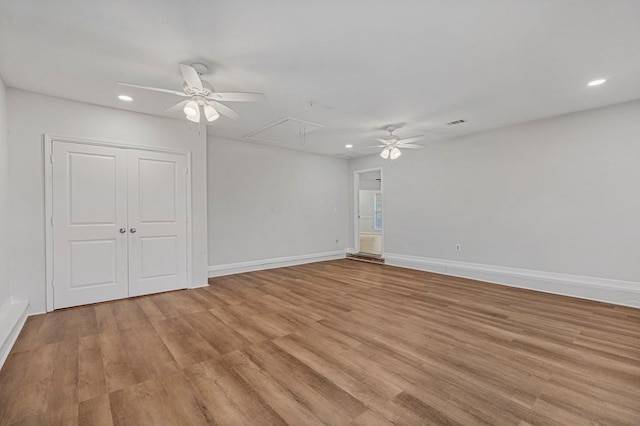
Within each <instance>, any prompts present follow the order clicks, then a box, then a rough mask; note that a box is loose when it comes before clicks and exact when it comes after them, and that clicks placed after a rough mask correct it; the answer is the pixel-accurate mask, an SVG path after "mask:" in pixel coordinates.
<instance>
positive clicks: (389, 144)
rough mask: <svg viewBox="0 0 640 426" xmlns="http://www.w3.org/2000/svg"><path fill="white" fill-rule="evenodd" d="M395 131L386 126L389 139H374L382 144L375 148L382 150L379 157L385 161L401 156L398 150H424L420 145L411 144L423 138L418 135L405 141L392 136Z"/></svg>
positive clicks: (391, 127)
mask: <svg viewBox="0 0 640 426" xmlns="http://www.w3.org/2000/svg"><path fill="white" fill-rule="evenodd" d="M395 130H396V128H395V127H393V126H388V127H387V132H389V137H388V138H387V139H376V140H377V141H378V142H381V143H382V145H378V146H377V147H376V148H383V149H382V152H381V153H380V157H382V158H384V159H385V160H396V159H398V158H399V157H400V156H401V155H402V152H400V148H411V149H420V148H424V146H422V145H417V144H413V143H412V142H415V141H417V140H419V139H422V138H423V137H424V136H422V135H418V136H413V137H410V138H406V139H400V138H399V137H398V136H396V135H394V134H393V132H394V131H395Z"/></svg>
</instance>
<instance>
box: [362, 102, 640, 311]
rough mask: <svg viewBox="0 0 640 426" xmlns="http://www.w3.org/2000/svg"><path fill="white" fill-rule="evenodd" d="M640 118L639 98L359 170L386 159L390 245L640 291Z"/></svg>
mask: <svg viewBox="0 0 640 426" xmlns="http://www.w3.org/2000/svg"><path fill="white" fill-rule="evenodd" d="M639 117H640V101H634V102H629V103H624V104H618V105H614V106H610V107H605V108H599V109H594V110H589V111H583V112H579V113H574V114H569V115H565V116H560V117H556V118H551V119H546V120H541V121H536V122H530V123H526V124H521V125H516V126H511V127H507V128H502V129H498V130H494V131H490V132H486V133H482V134H476V135H471V136H467V137H461V138H457V139H452V140H447V141H441V142H437V143H428V144H426V146H427V147H426V149H423V150H420V151H418V150H412V151H408V150H407V151H406V152H403V155H402V157H400V159H398V160H396V161H394V162H393V165H391V164H390V162H389V161H388V160H387V161H384V160H382V159H381V158H380V157H379V156H377V155H373V156H369V157H365V158H361V159H357V160H353V161H351V162H350V170H351V171H354V170H362V169H368V168H372V167H379V166H382V167H383V168H384V180H385V181H384V197H385V198H384V218H385V230H384V232H385V252H389V253H396V254H402V255H411V256H417V257H422V258H435V259H444V260H451V261H460V262H472V263H478V264H483V265H499V266H506V267H513V268H524V269H528V270H535V271H548V272H558V273H565V274H575V275H581V276H587V277H598V278H608V279H614V280H623V281H629V282H632V284H633V282H635V283H636V284H637V287H636V289H637V290H640V245H639V244H638V242H639V241H640V118H639ZM351 175H353V173H351ZM351 218H353V216H352V215H351ZM352 220H353V219H352ZM352 225H353V222H351V226H352ZM457 243H459V244H461V245H462V251H461V252H456V251H455V244H457ZM352 247H353V245H352ZM634 291H635V290H634ZM637 300H639V301H640V299H637ZM637 303H638V306H640V302H637Z"/></svg>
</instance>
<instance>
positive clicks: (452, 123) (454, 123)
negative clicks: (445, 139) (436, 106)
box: [447, 120, 465, 126]
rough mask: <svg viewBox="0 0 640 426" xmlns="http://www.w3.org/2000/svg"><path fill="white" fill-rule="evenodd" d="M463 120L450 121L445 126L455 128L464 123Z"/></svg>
mask: <svg viewBox="0 0 640 426" xmlns="http://www.w3.org/2000/svg"><path fill="white" fill-rule="evenodd" d="M464 122H465V121H464V120H455V121H450V122H448V123H447V126H455V125H456V124H462V123H464Z"/></svg>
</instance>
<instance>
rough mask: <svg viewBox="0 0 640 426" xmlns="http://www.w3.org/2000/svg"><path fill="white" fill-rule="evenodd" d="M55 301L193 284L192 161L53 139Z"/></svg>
mask: <svg viewBox="0 0 640 426" xmlns="http://www.w3.org/2000/svg"><path fill="white" fill-rule="evenodd" d="M52 195H53V197H52V200H53V288H54V308H55V309H59V308H64V307H69V306H77V305H83V304H87V303H95V302H102V301H106V300H113V299H120V298H124V297H128V296H139V295H143V294H149V293H156V292H161V291H168V290H175V289H180V288H186V286H187V249H186V237H187V235H186V232H187V226H186V220H187V214H186V164H185V157H184V156H181V155H176V154H169V153H160V152H151V151H143V150H133V149H126V148H114V147H105V146H97V145H88V144H79V143H78V144H77V143H67V142H58V141H55V142H54V143H53V188H52Z"/></svg>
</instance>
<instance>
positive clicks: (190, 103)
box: [117, 63, 265, 123]
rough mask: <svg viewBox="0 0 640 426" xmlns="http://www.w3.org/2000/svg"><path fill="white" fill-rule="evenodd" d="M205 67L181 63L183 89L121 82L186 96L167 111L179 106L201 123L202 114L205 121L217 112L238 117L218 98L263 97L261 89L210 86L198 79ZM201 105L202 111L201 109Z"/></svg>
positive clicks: (212, 117)
mask: <svg viewBox="0 0 640 426" xmlns="http://www.w3.org/2000/svg"><path fill="white" fill-rule="evenodd" d="M207 71H208V68H207V66H206V65H204V64H201V63H194V64H191V65H185V64H180V73H181V74H182V78H183V79H184V85H183V86H182V92H180V91H178V90H171V89H161V88H159V87H150V86H141V85H139V84H131V83H121V82H118V83H117V84H119V85H121V86H128V87H135V88H138V89H144V90H151V91H154V92H163V93H170V94H172V95H176V96H182V97H185V98H189V99H187V100H186V101H181V102H178V103H177V104H175V105H173V106H171V107H169V108H167V112H168V111H178V110H180V109H182V112H184V115H185V117H186V119H187V120H189V121H193V122H194V123H200V120H201V118H202V116H204V117H205V119H206V120H207V121H208V122H212V121H215V120H217V119H218V118H220V114H222V115H225V116H227V117H229V118H232V119H234V120H236V119H238V118H240V114H238V113H237V112H235V111H234V110H233V109H231V108H229V107H228V106H226V105H224V104H222V103H221V102H256V101H262V100H264V99H265V96H264V94H262V93H244V92H228V93H220V92H216V91H215V90H214V88H213V86H212V85H211V84H210V83H209V82H208V81H204V80H202V79H201V76H202V75H203V74H205V73H206V72H207ZM201 107H202V111H200V109H201Z"/></svg>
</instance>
